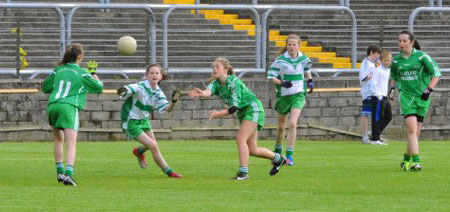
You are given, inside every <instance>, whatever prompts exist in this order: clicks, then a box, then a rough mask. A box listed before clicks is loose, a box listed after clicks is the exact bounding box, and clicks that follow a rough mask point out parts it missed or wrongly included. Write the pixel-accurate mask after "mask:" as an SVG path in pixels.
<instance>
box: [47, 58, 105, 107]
mask: <svg viewBox="0 0 450 212" xmlns="http://www.w3.org/2000/svg"><path fill="white" fill-rule="evenodd" d="M42 91H43V92H44V93H51V94H50V98H49V101H48V104H52V103H67V104H71V105H73V106H75V107H77V108H78V109H80V110H83V109H84V106H85V102H86V92H89V93H101V92H102V91H103V83H102V82H101V81H98V80H96V79H94V78H93V77H92V75H91V74H90V73H89V72H88V71H87V70H86V69H83V68H81V67H80V66H79V65H78V64H75V63H68V64H65V65H62V66H56V68H55V69H54V70H53V72H52V73H51V74H50V75H49V76H48V77H47V78H46V79H45V80H44V82H43V84H42Z"/></svg>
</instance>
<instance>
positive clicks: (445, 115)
mask: <svg viewBox="0 0 450 212" xmlns="http://www.w3.org/2000/svg"><path fill="white" fill-rule="evenodd" d="M133 82H135V81H120V82H118V81H106V82H105V88H106V89H114V88H118V87H120V86H122V85H125V84H129V83H133ZM245 83H246V84H247V86H248V87H249V88H250V89H251V90H253V91H254V93H255V94H256V95H257V96H258V98H259V99H260V100H261V102H262V103H263V105H264V107H265V111H266V129H265V130H262V131H260V134H259V135H260V136H259V137H260V138H269V139H270V138H273V137H274V135H275V134H276V128H275V126H276V124H277V113H276V112H275V111H274V110H273V108H274V105H275V101H276V98H275V95H274V86H273V85H271V84H270V83H268V82H267V81H266V80H251V81H248V80H247V81H245ZM449 84H450V80H448V79H444V80H441V82H440V84H439V88H440V90H439V91H436V92H433V93H432V98H433V101H432V106H431V107H430V110H429V113H428V115H427V117H426V119H425V125H424V126H425V129H424V130H423V131H422V137H421V140H432V139H433V140H444V139H446V140H449V138H450V130H449V129H450V90H449V89H446V88H449V86H448V85H449ZM40 86H41V82H40V81H29V82H20V81H11V80H9V81H3V82H1V83H0V89H9V88H40ZM194 86H196V87H201V88H204V87H203V83H202V82H201V81H200V80H197V81H182V82H181V81H167V82H164V83H163V84H162V88H163V90H164V91H165V92H166V95H167V96H168V98H170V93H171V91H172V89H173V88H175V87H178V88H181V89H183V90H190V89H192V87H194ZM315 86H316V87H317V88H327V87H328V88H339V87H340V88H342V87H358V86H359V84H358V81H356V80H354V79H342V78H341V79H339V80H335V79H322V80H316V81H315ZM437 90H438V89H437ZM47 99H48V95H46V94H43V93H24V94H4V93H0V140H1V141H8V140H12V141H17V140H52V139H53V136H52V134H51V130H50V126H49V125H48V121H47V114H46V107H47ZM116 99H117V97H116V95H115V94H100V95H93V94H90V95H88V97H87V103H86V110H85V111H83V112H81V113H80V126H81V129H80V133H79V139H78V140H94V141H95V140H124V139H126V137H125V134H124V133H122V132H121V130H120V108H121V105H122V104H121V102H117V101H116ZM225 107H226V106H225V105H224V104H222V103H221V101H220V100H218V99H217V98H212V99H201V100H192V99H190V98H188V97H187V96H186V95H183V96H182V98H181V101H180V102H179V103H178V104H177V106H176V107H175V110H174V112H173V113H165V114H158V113H156V112H155V113H154V114H153V119H152V120H151V124H152V126H153V128H154V129H155V131H156V134H157V135H156V136H157V138H159V139H207V138H227V139H231V138H233V137H234V136H235V134H236V132H237V131H236V127H237V126H238V122H237V121H236V119H235V118H234V116H233V117H232V116H230V117H226V118H222V119H216V120H212V121H210V120H209V118H208V114H209V110H211V109H222V108H225ZM360 110H361V97H360V94H359V92H317V93H312V94H310V95H308V97H307V103H306V105H305V108H304V109H303V111H302V114H301V117H300V121H299V125H300V127H299V135H298V138H299V139H312V140H327V139H333V140H344V139H345V140H349V139H353V140H359V138H358V137H355V136H348V135H343V134H341V133H336V132H331V131H327V130H323V129H317V128H306V127H305V125H307V124H309V125H319V126H324V127H328V128H334V129H340V130H346V131H352V132H356V133H359V129H360V115H359V114H360ZM393 113H394V119H393V122H392V123H391V125H389V126H388V128H387V130H386V132H385V136H386V137H387V138H389V139H402V140H405V139H406V137H405V132H404V128H405V127H404V121H403V117H401V116H399V115H398V114H399V109H398V105H397V101H396V100H395V101H394V103H393ZM205 128H207V129H205Z"/></svg>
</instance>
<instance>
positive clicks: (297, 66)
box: [267, 51, 312, 97]
mask: <svg viewBox="0 0 450 212" xmlns="http://www.w3.org/2000/svg"><path fill="white" fill-rule="evenodd" d="M311 66H312V62H311V59H309V57H308V56H306V55H305V54H303V53H302V52H300V51H299V52H298V57H297V58H291V56H290V55H289V52H287V51H286V52H285V53H284V54H282V55H280V56H279V57H277V59H276V60H275V62H273V64H272V65H271V66H270V68H269V71H268V72H267V79H272V78H277V79H279V80H286V81H290V82H291V83H292V87H290V88H283V87H281V85H276V88H277V97H280V96H288V95H292V94H296V93H304V92H305V91H306V84H305V83H303V80H304V78H305V77H304V74H305V73H306V72H309V70H310V69H311Z"/></svg>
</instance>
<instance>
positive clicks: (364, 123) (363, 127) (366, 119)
mask: <svg viewBox="0 0 450 212" xmlns="http://www.w3.org/2000/svg"><path fill="white" fill-rule="evenodd" d="M368 123H369V116H361V134H362V136H363V137H367V136H368V135H367V130H368V128H369V127H368V126H367V125H368Z"/></svg>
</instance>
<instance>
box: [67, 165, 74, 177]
mask: <svg viewBox="0 0 450 212" xmlns="http://www.w3.org/2000/svg"><path fill="white" fill-rule="evenodd" d="M65 174H66V175H67V176H71V177H72V176H73V166H72V165H67V166H66V172H65Z"/></svg>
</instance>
